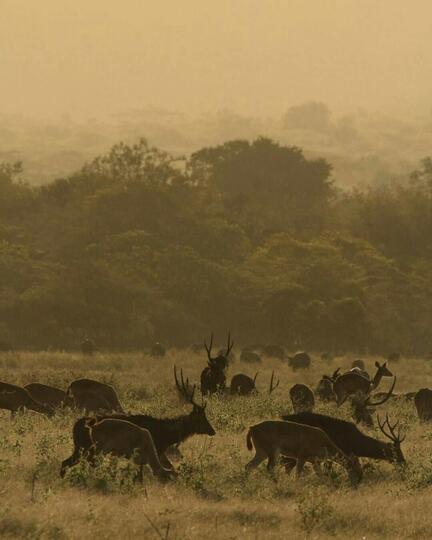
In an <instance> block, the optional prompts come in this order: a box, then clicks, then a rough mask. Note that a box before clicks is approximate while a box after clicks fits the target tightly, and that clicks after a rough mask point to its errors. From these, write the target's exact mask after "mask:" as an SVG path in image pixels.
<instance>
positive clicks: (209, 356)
mask: <svg viewBox="0 0 432 540" xmlns="http://www.w3.org/2000/svg"><path fill="white" fill-rule="evenodd" d="M204 347H205V349H206V351H207V356H208V359H209V362H211V361H212V357H211V350H212V347H213V332H212V333H211V336H210V346H209V347H208V346H207V341H205V340H204Z"/></svg>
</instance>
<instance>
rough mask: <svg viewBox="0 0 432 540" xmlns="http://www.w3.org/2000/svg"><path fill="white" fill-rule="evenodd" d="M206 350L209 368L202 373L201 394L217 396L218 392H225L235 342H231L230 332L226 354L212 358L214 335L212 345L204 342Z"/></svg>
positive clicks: (211, 338)
mask: <svg viewBox="0 0 432 540" xmlns="http://www.w3.org/2000/svg"><path fill="white" fill-rule="evenodd" d="M204 346H205V349H206V351H207V358H208V366H207V367H206V368H204V369H203V371H202V373H201V393H202V394H203V395H206V394H215V393H216V392H219V391H221V390H222V391H223V390H224V388H225V385H226V375H225V371H226V369H227V367H228V356H229V354H230V352H231V350H232V348H233V347H234V342H233V341H231V334H230V333H229V332H228V342H227V347H226V350H225V353H224V354H219V355H218V356H216V357H214V358H213V357H212V355H211V351H212V347H213V333H212V334H211V337H210V344H209V345H207V343H206V342H204Z"/></svg>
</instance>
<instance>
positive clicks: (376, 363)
mask: <svg viewBox="0 0 432 540" xmlns="http://www.w3.org/2000/svg"><path fill="white" fill-rule="evenodd" d="M375 367H378V368H379V367H381V366H380V365H379V362H378V360H377V361H376V362H375Z"/></svg>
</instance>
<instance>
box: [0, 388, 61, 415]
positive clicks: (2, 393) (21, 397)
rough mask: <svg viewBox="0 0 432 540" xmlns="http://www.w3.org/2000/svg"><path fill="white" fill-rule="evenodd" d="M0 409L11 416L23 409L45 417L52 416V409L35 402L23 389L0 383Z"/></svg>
mask: <svg viewBox="0 0 432 540" xmlns="http://www.w3.org/2000/svg"><path fill="white" fill-rule="evenodd" d="M0 409H6V410H8V411H10V412H11V416H15V414H16V413H17V412H18V411H20V410H24V409H28V410H30V411H36V412H38V413H41V414H46V415H47V416H52V415H53V414H54V411H53V409H52V407H50V406H48V405H44V404H43V403H40V402H39V401H37V400H35V399H34V398H33V397H32V396H31V395H30V393H29V392H28V391H27V390H26V389H25V388H21V387H20V386H16V385H15V384H8V383H4V382H0Z"/></svg>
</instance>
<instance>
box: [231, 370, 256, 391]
mask: <svg viewBox="0 0 432 540" xmlns="http://www.w3.org/2000/svg"><path fill="white" fill-rule="evenodd" d="M257 376H258V371H257V372H256V373H255V376H254V378H253V379H252V377H249V375H245V374H244V373H237V374H236V375H234V376H233V378H232V379H231V384H230V392H231V394H233V395H239V396H247V395H249V394H252V393H254V392H256V391H257V389H256V386H255V382H256V378H257Z"/></svg>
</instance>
